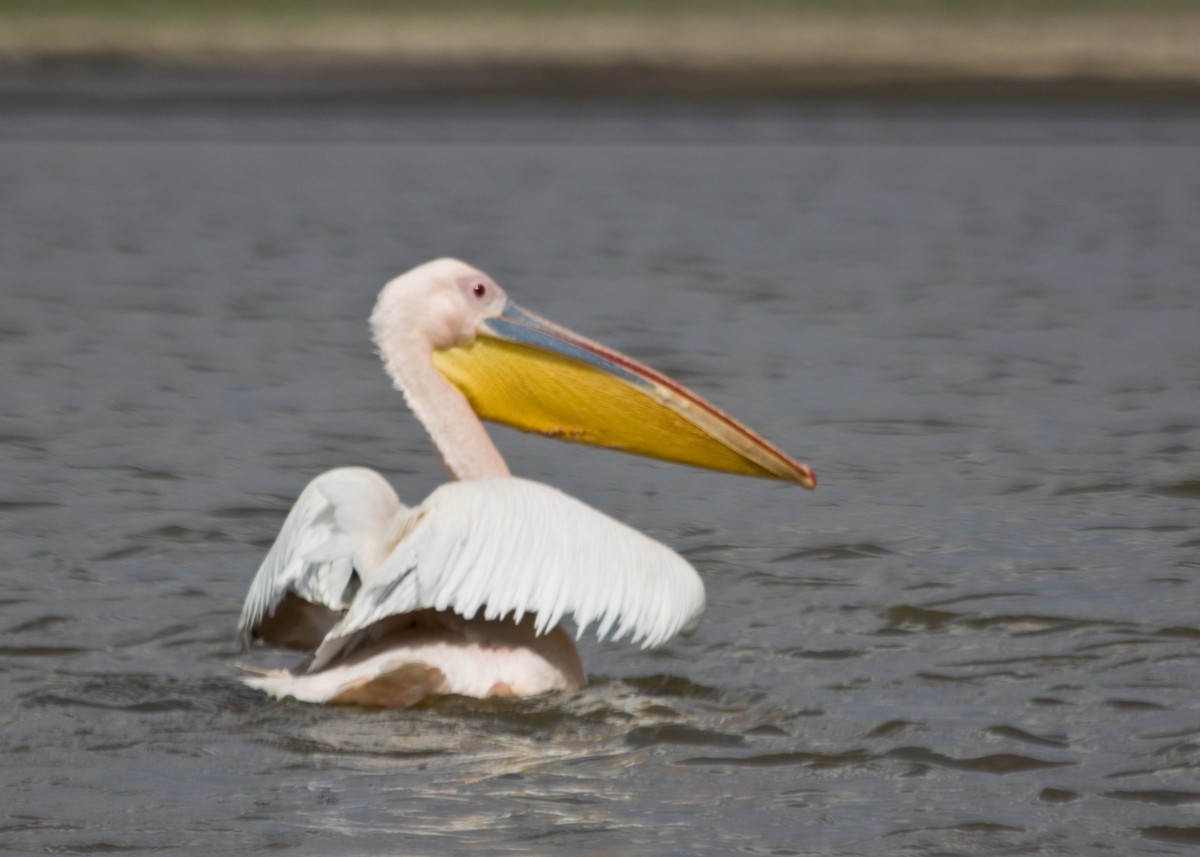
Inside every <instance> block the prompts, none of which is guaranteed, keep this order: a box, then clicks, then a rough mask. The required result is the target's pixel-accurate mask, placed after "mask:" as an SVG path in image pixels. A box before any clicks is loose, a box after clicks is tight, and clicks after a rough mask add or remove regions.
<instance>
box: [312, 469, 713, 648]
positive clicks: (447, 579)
mask: <svg viewBox="0 0 1200 857" xmlns="http://www.w3.org/2000/svg"><path fill="white" fill-rule="evenodd" d="M396 528H397V530H398V531H403V532H404V536H403V538H401V539H400V540H399V541H398V543H397V544H396V545H395V547H394V549H393V550H392V553H391V554H390V555H389V556H388V557H387V559H386V560H384V561H383V562H382V563H381V564H380V565H379V566H378V567H377V568H376V569H375V570H374V571H373V572H371V573H370V574H369V575H368V576H367V578H366V579H365V580H364V581H363V585H362V587H361V588H360V589H359V591H358V594H357V595H356V597H355V599H354V602H353V603H352V604H351V605H350V607H349V608H348V609H347V611H346V614H345V615H344V616H343V617H342V619H341V621H340V622H339V623H338V624H337V625H336V626H334V628H333V629H332V630H331V631H330V632H329V635H328V636H327V637H326V639H325V641H324V642H323V643H322V644H321V646H320V648H319V649H318V650H317V653H316V656H315V657H314V659H313V663H312V666H311V669H313V670H316V669H320V667H321V666H323V665H324V664H326V663H328V662H329V660H330V659H331V658H332V657H333V656H334V655H335V654H337V652H338V651H340V650H341V648H342V646H343V645H344V644H345V642H346V641H347V640H348V639H349V638H350V637H352V636H353V635H354V634H356V633H357V632H359V631H361V630H363V629H364V628H367V627H369V626H370V625H372V624H373V623H375V622H377V621H379V620H380V619H383V618H385V617H387V616H391V615H396V614H400V613H408V612H412V611H415V610H423V609H427V608H431V607H432V608H434V609H438V610H453V611H454V612H456V613H458V614H460V615H462V616H464V617H466V618H468V619H469V618H473V617H474V616H476V615H477V614H479V613H480V611H482V612H483V615H484V617H485V618H488V619H499V618H502V617H504V616H508V615H514V616H524V615H525V614H528V613H535V614H537V624H536V628H537V631H538V633H546V632H548V631H549V630H551V629H552V628H554V627H555V626H556V625H557V624H558V623H559V622H560V621H561V620H562V618H563V617H564V616H566V615H567V614H572V615H573V616H574V618H575V620H576V623H577V624H578V626H579V632H580V634H582V633H583V631H584V630H585V629H586V627H587V626H589V625H591V624H593V623H598V635H599V637H600V638H601V639H604V638H605V637H606V636H607V635H608V634H609V633H610V632H611V631H612V629H613V628H614V627H615V628H616V632H615V633H614V634H613V639H620V638H622V637H626V636H628V637H630V638H631V640H632V641H633V642H635V643H641V644H642V646H643V647H645V648H650V647H654V646H660V645H662V644H663V643H665V642H666V641H667V640H668V639H670V638H671V637H672V636H674V635H675V634H677V633H679V632H680V631H686V630H688V629H689V628H690V627H691V626H693V625H694V624H695V623H696V621H697V620H698V619H699V617H700V614H701V613H702V612H703V611H704V585H703V583H702V582H701V581H700V578H699V576H698V575H697V574H696V571H695V569H693V568H692V567H691V565H689V564H688V562H687V561H686V560H684V559H683V557H681V556H679V555H678V554H677V553H675V552H674V551H672V550H671V549H670V548H668V547H666V546H665V545H662V544H660V543H659V542H656V541H654V540H653V539H651V538H649V537H647V536H645V535H643V534H641V533H639V532H638V531H637V530H634V529H633V528H632V527H629V526H626V525H625V524H622V523H620V522H619V521H616V520H614V519H612V518H610V517H608V516H607V515H604V514H603V513H601V512H598V511H596V510H595V509H593V508H591V507H590V506H588V505H586V504H585V503H582V502H580V501H578V500H576V499H574V498H572V497H569V496H567V495H566V494H563V493H562V492H560V491H557V490H555V489H554V488H551V487H549V486H546V485H541V484H539V483H536V482H530V481H527V480H524V479H515V478H503V479H486V480H477V481H468V482H452V483H448V484H446V485H443V486H442V487H440V488H438V489H437V490H436V491H434V492H433V493H432V494H431V495H430V496H429V498H428V499H427V500H426V501H425V502H424V503H423V504H421V507H420V508H419V509H415V510H412V511H410V512H409V513H408V516H407V518H405V519H403V520H399V521H398V523H397V525H396Z"/></svg>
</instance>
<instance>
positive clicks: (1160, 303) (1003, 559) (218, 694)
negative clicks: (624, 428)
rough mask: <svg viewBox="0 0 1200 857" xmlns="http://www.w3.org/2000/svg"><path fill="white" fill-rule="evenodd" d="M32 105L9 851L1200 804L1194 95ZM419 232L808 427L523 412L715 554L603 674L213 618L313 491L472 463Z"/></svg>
mask: <svg viewBox="0 0 1200 857" xmlns="http://www.w3.org/2000/svg"><path fill="white" fill-rule="evenodd" d="M260 107H261V108H262V110H261V111H260V112H255V111H254V110H251V109H249V108H247V107H246V106H245V105H236V104H234V105H221V104H215V105H214V104H200V105H191V106H186V105H185V106H183V107H179V108H177V109H172V108H169V107H164V106H163V105H155V104H151V105H149V106H145V105H142V106H138V105H136V104H135V105H133V106H129V105H125V106H122V105H116V106H115V107H113V108H112V109H110V110H105V111H93V110H90V109H83V108H78V106H70V105H68V106H66V107H61V106H60V107H54V106H53V105H52V106H50V107H46V108H45V109H40V108H33V107H30V106H28V105H24V106H21V105H17V106H13V105H11V104H10V105H9V106H8V107H7V108H6V109H5V111H4V113H3V114H0V199H2V200H3V204H2V205H0V287H2V294H3V309H2V310H0V366H2V368H3V374H2V376H0V377H2V378H3V382H2V384H3V387H2V395H0V450H2V452H0V462H2V465H0V466H2V468H3V469H2V471H0V472H2V474H3V480H2V487H0V532H2V542H0V544H3V566H2V568H3V571H2V574H3V580H4V589H3V593H2V594H0V604H2V608H0V610H2V612H0V697H2V698H3V699H4V700H5V705H4V711H3V714H0V723H2V728H0V749H2V754H0V771H2V775H0V787H2V793H0V806H3V807H4V810H3V813H2V822H0V849H2V850H5V851H9V852H28V853H48V852H53V853H84V852H87V853H93V852H98V851H100V852H105V851H107V852H125V851H138V852H142V853H155V852H160V851H173V852H179V853H196V854H212V853H238V854H245V853H261V852H266V851H270V852H273V853H288V854H314V855H325V854H331V853H338V854H382V853H413V854H439V855H441V854H467V853H480V852H482V853H522V854H524V853H535V854H538V853H551V852H555V851H569V852H570V853H577V854H600V853H603V854H637V853H647V852H648V851H650V850H652V849H653V850H654V851H656V852H659V853H663V854H714V855H717V854H730V853H746V854H821V855H832V854H838V855H875V854H878V855H895V854H913V855H937V854H965V853H970V854H1108V853H1119V854H1172V853H1184V852H1186V851H1190V850H1191V849H1193V848H1194V847H1195V846H1196V845H1197V844H1200V780H1198V775H1200V694H1198V693H1197V691H1196V679H1195V676H1196V673H1197V668H1198V667H1200V657H1198V651H1200V624H1198V623H1197V620H1196V605H1197V603H1200V523H1198V520H1197V517H1198V516H1197V509H1198V505H1200V464H1198V461H1197V453H1198V451H1200V404H1198V403H1200V334H1198V333H1197V331H1198V329H1200V314H1198V309H1200V240H1198V239H1197V236H1198V235H1200V121H1198V120H1196V119H1194V118H1192V116H1191V115H1190V114H1188V113H1187V111H1183V110H1172V109H1167V108H1162V109H1144V108H1137V107H1135V106H1121V105H1114V106H1107V107H1095V108H1091V109H1089V110H1087V111H1077V112H1073V113H1072V112H1064V111H1062V110H1060V109H1058V108H1055V107H1021V106H1019V105H1017V106H1010V107H989V106H986V105H959V106H957V107H956V106H948V107H927V106H921V105H916V104H910V105H900V106H886V105H870V104H864V105H855V104H848V103H847V104H836V103H827V104H817V105H810V106H807V107H805V106H800V107H795V108H781V107H770V106H748V107H745V108H737V107H723V108H716V107H713V108H704V107H671V106H666V107H663V108H661V109H660V108H649V107H645V106H643V107H637V106H633V107H629V106H622V105H599V106H594V107H593V108H588V109H584V108H570V107H567V106H563V105H558V106H555V105H542V106H539V105H513V106H509V107H506V108H502V109H501V108H482V107H471V106H470V105H465V106H459V107H454V108H445V109H437V108H433V107H404V106H393V107H388V108H384V107H381V108H379V109H377V110H374V111H372V110H358V111H357V112H356V111H352V110H345V111H339V110H337V109H334V108H328V107H320V106H317V107H313V106H311V105H308V106H306V105H291V106H289V105H287V104H284V105H260ZM441 254H455V255H459V256H461V257H463V258H465V259H467V260H469V261H471V262H473V263H475V264H478V265H480V266H482V267H484V268H485V269H486V270H488V271H489V272H491V273H492V274H494V275H495V276H496V277H497V279H499V280H500V282H501V283H503V284H504V285H505V286H506V287H507V288H508V290H509V291H510V293H512V294H513V295H514V296H515V298H516V299H517V300H519V301H521V302H522V303H523V304H525V305H526V306H528V307H529V308H531V309H533V310H535V311H537V312H540V313H543V314H545V315H547V316H549V317H551V318H553V319H555V320H557V321H560V322H562V323H565V324H568V325H570V326H572V327H574V328H576V329H577V330H579V331H581V332H584V333H586V334H588V335H591V336H594V337H596V338H599V339H601V340H603V341H605V342H607V343H608V344H610V345H612V346H615V347H617V348H620V349H623V350H625V351H628V352H631V353H633V354H635V355H637V356H639V357H642V358H644V359H646V360H647V361H649V362H651V363H652V364H655V365H657V366H658V367H659V368H662V369H664V370H666V371H668V372H670V373H672V374H674V375H675V376H677V377H679V378H680V379H681V380H683V381H684V382H686V383H688V384H690V385H692V386H694V387H695V388H696V389H698V390H699V391H701V392H702V393H704V394H706V395H708V396H710V397H711V398H712V399H714V400H715V401H716V402H718V403H719V404H721V405H723V406H724V407H726V408H728V409H729V410H731V411H732V412H733V413H735V414H737V415H739V416H741V417H743V418H744V419H745V420H747V421H748V422H749V423H750V424H752V425H754V426H755V427H757V428H759V429H760V430H761V431H763V433H764V434H766V435H767V436H768V437H770V438H772V439H774V440H776V441H777V442H779V443H780V444H781V445H782V446H784V447H785V448H786V449H788V450H789V451H790V452H792V453H793V454H795V455H796V456H798V457H800V458H801V459H803V460H807V461H809V462H811V463H812V464H813V466H814V467H815V468H816V470H817V472H818V474H819V475H820V477H821V480H822V481H821V487H820V488H819V489H818V491H817V492H816V493H814V494H807V493H805V492H803V491H800V490H799V489H796V488H795V487H789V486H785V485H779V484H773V483H768V482H762V481H757V480H749V479H738V478H735V477H730V476H723V475H719V474H708V473H703V472H700V471H693V470H688V469H684V468H679V467H673V466H670V465H663V464H659V463H655V462H650V461H643V460H639V459H635V458H630V457H624V456H620V455H616V454H613V453H607V452H604V451H597V450H585V449H580V448H577V447H570V446H565V445H560V444H555V443H553V442H550V441H546V440H542V439H539V438H530V437H525V436H523V435H518V434H516V433H513V432H509V431H504V430H497V432H496V437H497V439H498V443H499V444H500V446H501V448H502V450H503V452H504V453H505V455H506V456H507V457H508V459H509V461H510V464H511V465H512V467H513V470H514V472H517V473H520V474H522V475H525V476H530V477H533V478H538V479H542V480H544V481H547V482H550V483H553V484H555V485H558V486H560V487H562V488H564V489H565V490H567V491H568V492H570V493H572V494H575V495H576V496H579V497H581V498H583V499H585V500H587V501H589V502H591V503H593V504H594V505H596V506H598V507H600V508H602V509H604V510H606V511H608V512H610V513H612V514H614V515H616V516H617V517H619V518H622V519H625V520H627V521H630V522H633V523H635V524H636V525H637V526H639V527H640V528H642V529H644V530H646V531H647V532H649V533H651V534H652V535H654V536H656V537H658V538H660V539H663V540H665V541H666V542H668V543H669V544H671V545H673V546H674V547H676V548H677V549H678V550H680V551H681V552H683V553H684V554H686V555H687V556H688V557H689V558H690V559H691V560H692V562H693V563H694V564H695V565H696V566H697V568H698V569H699V570H700V573H701V575H702V576H703V577H704V579H705V581H706V583H707V585H708V592H709V608H708V613H707V615H706V618H705V621H704V623H703V624H702V626H701V628H700V630H699V631H698V633H697V634H696V635H695V636H693V637H692V638H690V639H687V640H676V641H674V642H672V643H671V644H670V645H668V646H667V647H666V648H664V649H662V650H660V651H658V652H650V653H647V652H640V651H636V650H632V649H630V648H628V647H626V646H623V645H598V644H595V643H592V642H585V644H584V645H583V646H582V653H583V657H584V660H585V662H586V663H587V665H588V667H589V669H590V671H591V673H592V674H593V677H594V681H593V683H592V684H591V686H589V687H588V688H587V689H585V690H584V691H582V692H580V693H577V694H570V695H560V696H554V697H547V698H542V699H536V700H527V701H489V702H479V701H468V700H457V699H447V700H444V701H442V702H439V703H437V704H434V705H430V706H428V707H426V708H423V709H420V710H416V711H402V712H394V711H389V712H371V711H360V710H346V709H327V708H321V707H314V706H307V705H303V704H298V703H294V702H282V703H277V702H271V701H268V700H266V699H264V698H262V697H260V696H258V695H256V694H255V693H253V692H250V691H248V690H246V689H243V688H241V687H240V686H239V684H238V683H237V681H236V680H235V677H234V674H233V671H232V669H231V666H230V664H231V663H232V662H234V661H236V660H237V659H238V658H240V657H241V655H240V654H239V653H238V651H237V649H236V647H235V645H234V642H233V629H234V625H235V622H236V617H237V612H238V609H239V606H240V602H241V598H242V596H243V594H244V591H245V588H246V586H247V584H248V583H249V580H250V578H251V576H252V575H253V572H254V570H255V568H256V566H257V564H258V562H259V560H260V559H261V557H262V555H263V553H264V551H265V550H266V548H267V546H268V545H269V544H270V542H271V541H272V539H273V538H274V534H275V532H276V529H277V527H278V526H279V524H280V522H281V521H282V518H283V516H284V514H285V512H286V510H287V509H288V507H289V505H290V503H291V501H292V499H293V498H294V497H295V496H296V494H297V493H298V492H299V490H300V489H301V487H302V486H303V485H304V484H305V482H306V481H307V480H308V479H309V478H311V477H312V476H313V475H314V474H316V473H318V472H320V471H321V470H323V469H325V468H329V467H333V466H338V465H343V464H365V465H369V466H373V467H376V468H378V469H380V470H382V471H383V472H384V473H385V474H387V475H388V476H389V478H391V479H392V480H393V481H394V483H395V484H396V485H397V487H398V489H399V490H400V493H401V496H402V497H404V498H405V499H407V500H410V501H416V500H418V499H419V498H420V497H422V496H423V495H424V494H425V493H427V492H428V491H429V490H431V489H432V487H433V486H435V485H436V484H438V482H440V481H441V480H442V478H443V476H442V473H441V472H440V465H438V464H437V462H436V461H435V460H434V458H433V456H432V455H431V453H430V450H429V446H428V442H427V440H426V439H425V437H424V435H423V433H422V431H421V429H420V428H419V427H418V426H417V425H416V424H415V422H414V421H413V420H412V418H411V417H409V416H408V414H407V413H406V411H405V409H404V407H403V404H402V402H401V401H400V399H399V397H398V396H397V395H395V394H394V393H392V392H391V391H390V390H389V388H388V384H387V381H386V380H385V378H384V376H383V374H382V371H381V369H380V368H379V366H378V364H377V361H376V359H375V357H374V356H373V355H372V353H371V347H370V345H369V342H368V339H367V331H366V321H365V320H366V317H367V314H368V312H369V310H370V307H371V304H372V301H373V299H374V296H375V293H376V291H377V289H378V287H379V286H380V285H381V284H382V283H383V282H384V281H385V280H386V279H387V278H388V277H390V276H391V275H393V274H395V273H397V272H399V271H400V270H403V269H405V268H407V267H409V266H411V265H413V264H415V263H418V262H420V261H423V260H425V259H427V258H431V257H433V256H436V255H441Z"/></svg>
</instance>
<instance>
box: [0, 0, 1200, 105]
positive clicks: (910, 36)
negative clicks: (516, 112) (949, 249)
mask: <svg viewBox="0 0 1200 857" xmlns="http://www.w3.org/2000/svg"><path fill="white" fill-rule="evenodd" d="M1198 43H1200V8H1197V4H1196V3H1195V2H1191V0H1048V2H1038V0H891V2H888V0H840V2H839V0H748V2H744V3H725V2H718V0H646V2H636V0H568V2H549V0H509V2H503V3H499V2H497V3H489V2H484V0H447V2H440V3H439V2H432V0H396V2H386V1H385V0H348V2H336V3H335V2H322V0H255V1H254V2H233V0H214V2H208V3H197V2H190V0H159V2H151V0H114V2H110V3H101V2H89V0H61V2H55V3H43V2H37V0H3V2H0V63H3V66H4V78H3V84H4V86H5V88H7V89H9V90H11V89H12V88H13V87H14V86H17V85H18V84H19V83H21V82H25V83H27V82H29V78H27V77H25V75H32V76H33V80H34V81H38V80H40V81H43V82H44V81H46V80H47V79H48V78H51V77H53V78H54V79H61V77H62V76H63V75H64V74H66V73H67V72H72V71H73V72H76V73H81V72H86V74H87V75H88V77H89V78H91V79H92V80H91V82H92V84H93V85H94V84H95V83H96V81H95V77H96V76H97V75H103V76H105V77H106V78H107V80H108V82H116V81H119V80H121V79H126V80H128V79H129V78H136V77H138V76H146V75H153V74H154V73H155V72H158V73H160V74H161V73H166V72H172V73H179V72H181V71H183V70H191V71H193V72H199V71H207V72H209V73H212V72H215V71H227V72H228V71H240V72H242V73H247V72H251V71H254V72H258V73H264V72H276V73H278V72H283V71H287V72H291V73H295V72H297V71H302V70H307V71H310V72H320V73H321V74H322V75H323V82H324V85H325V86H326V87H328V86H330V85H333V84H334V83H335V82H337V81H335V80H333V79H331V76H332V77H333V78H337V77H339V76H343V77H342V79H341V81H340V82H341V83H342V84H344V85H349V86H352V87H353V88H358V89H360V90H361V89H362V88H364V87H365V88H367V89H368V90H369V91H374V92H376V93H380V92H383V93H392V94H395V93H409V94H418V93H426V94H429V93H434V94H443V95H444V94H446V93H447V92H458V93H462V92H470V91H474V92H494V93H510V94H511V93H526V94H529V93H541V94H545V93H558V94H576V95H581V94H598V93H618V94H622V95H635V94H641V95H647V94H659V95H662V94H688V95H692V96H708V97H720V96H726V97H728V96H735V95H736V96H749V95H758V96H762V95H774V96H780V95H792V96H795V95H803V94H815V93H838V92H842V93H844V92H846V91H862V90H864V89H871V90H876V91H888V92H897V91H912V90H914V89H919V90H920V91H922V92H923V93H925V94H928V93H929V92H931V91H942V92H953V93H958V94H962V93H964V92H969V93H990V94H996V93H1005V92H1007V93H1011V92H1014V91H1019V92H1039V93H1048V92H1057V93H1063V92H1071V93H1072V94H1078V93H1081V92H1086V93H1090V94H1096V93H1102V92H1106V91H1107V92H1113V91H1121V92H1127V93H1128V92H1137V93H1147V92H1157V93H1163V92H1172V93H1179V92H1190V93H1192V94H1193V95H1194V94H1195V92H1196V86H1197V84H1196V81H1197V80H1198V79H1200V52H1198V51H1197V50H1196V45H1197V44H1198ZM355 73H357V77H355V76H354V74H355ZM348 74H349V75H351V76H352V77H351V79H347V78H345V77H344V76H345V75H348ZM211 83H212V82H211V81H210V85H211Z"/></svg>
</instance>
